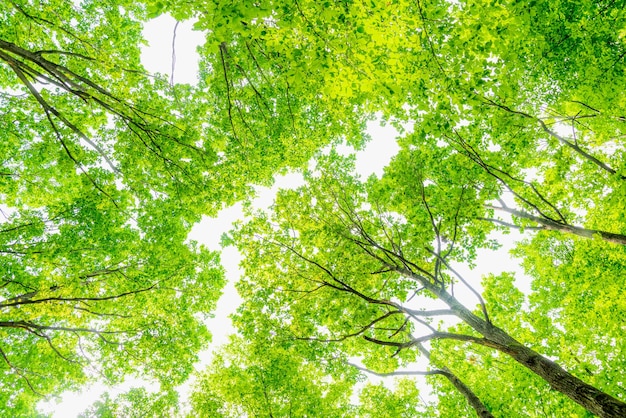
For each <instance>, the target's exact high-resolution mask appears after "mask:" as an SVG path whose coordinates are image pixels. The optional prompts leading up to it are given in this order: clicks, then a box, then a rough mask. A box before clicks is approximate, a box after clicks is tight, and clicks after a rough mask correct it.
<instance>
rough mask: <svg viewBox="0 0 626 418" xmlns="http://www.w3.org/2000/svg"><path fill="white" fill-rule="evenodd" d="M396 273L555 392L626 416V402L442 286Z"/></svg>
mask: <svg viewBox="0 0 626 418" xmlns="http://www.w3.org/2000/svg"><path fill="white" fill-rule="evenodd" d="M396 271H398V272H399V273H401V274H403V275H405V276H407V277H411V278H413V279H415V280H417V281H419V282H420V283H421V284H422V285H423V286H424V287H425V288H426V289H428V290H429V291H431V292H432V293H433V294H435V295H436V296H437V297H438V298H439V299H441V300H442V301H444V302H445V303H446V304H447V305H448V306H449V307H450V309H452V311H454V313H455V314H456V315H457V316H458V317H459V318H460V319H462V320H463V321H464V322H465V323H466V324H468V325H469V326H470V327H472V328H473V329H474V330H475V331H476V332H478V333H479V334H481V335H482V336H483V337H484V338H483V339H481V340H479V342H480V344H483V345H485V346H488V347H492V348H494V349H496V350H499V351H501V352H503V353H505V354H508V355H509V356H511V357H512V358H513V359H514V360H515V361H517V362H518V363H520V364H521V365H523V366H524V367H526V368H528V369H529V370H531V371H532V372H534V373H535V374H537V375H538V376H540V377H541V378H542V379H544V380H545V381H546V382H548V384H549V385H550V386H551V387H552V388H553V389H554V390H557V391H559V392H561V393H563V394H564V395H566V396H567V397H569V398H570V399H572V400H573V401H574V402H576V403H578V404H579V405H581V406H582V407H583V408H585V409H586V410H588V411H589V412H591V413H593V414H595V415H598V416H600V417H603V418H625V417H626V403H625V402H622V401H620V400H619V399H617V398H614V397H613V396H611V395H609V394H607V393H604V392H602V391H601V390H599V389H597V388H595V387H593V386H591V385H589V384H587V383H585V382H583V381H582V380H580V379H579V378H577V377H576V376H574V375H572V374H571V373H568V372H567V371H566V370H565V369H563V368H562V367H561V366H559V365H558V364H556V363H555V362H553V361H551V360H549V359H547V358H545V357H544V356H542V355H541V354H539V353H537V352H536V351H534V350H532V349H530V348H528V347H526V346H524V345H523V344H522V343H520V342H519V341H517V340H516V339H515V338H513V337H511V336H510V335H509V334H508V333H506V332H505V331H504V330H502V329H501V328H498V327H496V326H495V325H493V324H491V323H490V322H487V321H486V320H484V319H482V318H480V317H479V316H477V315H475V314H474V313H472V312H471V311H470V310H469V309H467V308H466V307H465V306H463V305H462V304H461V303H460V302H459V301H458V300H457V299H456V298H455V297H454V296H452V295H451V294H450V293H448V292H447V291H446V290H445V289H443V288H442V287H440V286H437V285H434V284H432V283H431V282H430V281H429V280H428V279H427V278H426V277H423V276H420V275H417V274H415V273H413V272H411V271H409V270H406V269H398V268H396Z"/></svg>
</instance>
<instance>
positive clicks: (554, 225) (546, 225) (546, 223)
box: [492, 206, 626, 245]
mask: <svg viewBox="0 0 626 418" xmlns="http://www.w3.org/2000/svg"><path fill="white" fill-rule="evenodd" d="M492 208H493V209H497V210H501V211H503V212H507V213H510V214H511V215H513V216H516V217H518V218H522V219H528V220H530V221H533V222H537V223H538V224H539V225H541V226H542V227H543V229H548V230H550V231H559V232H563V233H566V234H574V235H578V236H579V237H583V238H592V237H593V236H594V235H597V236H599V237H600V238H602V239H603V240H604V241H607V242H612V243H614V244H620V245H626V235H623V234H615V233H613V232H607V231H601V230H598V229H586V228H581V227H579V226H574V225H570V224H561V223H558V222H554V221H551V220H549V219H545V218H542V217H539V216H534V215H531V214H530V213H526V212H523V211H520V210H516V209H511V208H500V207H493V206H492Z"/></svg>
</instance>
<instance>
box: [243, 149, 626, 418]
mask: <svg viewBox="0 0 626 418" xmlns="http://www.w3.org/2000/svg"><path fill="white" fill-rule="evenodd" d="M329 159H330V161H331V162H330V163H329V165H327V166H323V167H324V169H323V170H322V173H321V174H320V177H319V178H314V177H309V184H308V186H306V187H303V188H300V189H298V190H297V191H294V192H285V193H283V194H282V195H281V196H279V199H278V201H277V203H276V206H275V208H274V210H273V212H272V214H271V216H270V217H267V216H265V215H263V214H261V215H259V216H258V217H257V219H255V220H254V221H252V222H251V223H249V224H247V225H245V226H244V227H242V229H241V230H240V231H239V232H238V233H237V234H236V235H235V241H236V242H237V243H238V246H239V248H240V250H241V251H242V252H243V253H244V254H245V256H246V259H245V262H244V267H245V268H246V277H247V280H246V281H244V282H243V283H242V285H241V286H240V292H241V293H242V294H243V295H248V300H249V302H248V306H249V309H251V310H253V311H254V312H266V315H268V316H269V318H272V319H271V321H272V322H273V323H274V326H275V327H276V328H282V329H285V330H286V331H287V332H289V333H290V334H292V335H293V336H294V338H302V339H306V340H310V341H317V342H324V343H336V344H340V347H341V350H344V351H345V352H346V353H347V355H351V356H364V362H365V363H366V364H367V362H371V363H370V364H374V365H376V368H378V369H382V368H390V369H394V368H396V367H397V366H398V363H397V361H398V360H395V359H396V358H399V359H400V361H404V362H408V361H413V360H414V359H415V356H416V354H415V350H412V348H415V347H417V346H418V345H419V344H423V343H427V342H430V341H450V342H455V343H456V347H457V360H458V356H462V358H466V352H465V350H463V349H461V350H458V348H461V347H468V346H474V345H476V346H479V347H483V348H488V349H491V350H496V351H498V352H500V353H501V355H505V356H508V357H510V358H511V359H512V360H514V361H515V362H516V363H518V365H517V367H520V366H522V367H525V368H526V369H527V370H528V371H530V372H531V373H532V374H534V375H535V378H537V377H538V378H539V380H543V381H544V383H543V384H545V383H547V384H548V385H549V386H550V387H551V388H552V389H554V390H556V391H559V392H561V393H562V394H564V395H565V396H567V397H569V398H570V399H571V400H573V401H575V402H576V403H578V404H580V405H582V406H583V407H584V408H586V409H587V410H589V411H590V412H592V413H594V414H597V415H599V416H606V417H618V416H621V415H623V414H624V411H625V408H626V404H625V403H624V402H623V401H621V400H619V399H618V398H615V397H613V396H611V395H609V394H607V393H604V392H603V391H602V390H600V389H598V388H596V387H593V386H591V385H589V384H588V383H585V382H584V381H583V380H581V378H579V377H577V376H576V375H574V374H572V373H569V372H567V371H566V370H565V369H563V368H562V367H561V366H560V365H558V364H556V363H554V362H553V361H551V360H550V359H549V358H548V357H546V356H545V355H541V354H539V352H541V351H542V349H541V345H540V344H538V343H537V341H539V340H537V339H536V338H535V336H534V335H533V333H532V332H529V331H527V332H525V333H524V334H523V335H524V336H526V337H527V340H526V342H520V341H519V340H517V339H516V338H514V337H513V336H511V334H509V333H507V332H506V331H505V330H504V329H502V328H500V327H499V326H498V325H497V323H495V322H494V320H495V319H496V318H494V317H492V316H491V315H490V313H489V312H490V308H489V305H488V304H487V303H485V301H484V300H483V298H482V297H481V295H480V293H479V292H477V291H476V290H475V289H474V288H473V287H472V286H471V285H470V283H469V281H468V280H467V279H466V278H464V277H463V276H461V275H460V274H458V273H457V272H456V270H455V269H454V268H453V267H452V263H453V262H463V261H464V262H471V260H472V259H473V258H474V253H475V251H476V249H477V248H480V247H484V246H489V245H490V244H489V240H487V239H486V238H485V234H484V229H483V230H482V231H481V230H480V229H479V228H478V227H476V226H475V224H476V223H477V222H479V221H478V220H473V219H472V218H468V217H467V216H466V212H465V207H464V203H465V201H466V200H465V199H469V201H470V202H471V200H472V198H471V197H470V196H467V195H471V194H472V193H471V192H470V191H467V190H465V189H461V192H459V195H457V196H455V194H454V193H452V192H451V191H450V190H442V191H438V190H437V189H442V188H440V187H435V186H434V185H432V186H428V185H426V184H424V183H422V184H421V185H420V184H419V183H418V184H417V185H416V188H417V189H418V192H417V194H419V195H421V198H420V200H421V202H420V201H416V200H413V199H411V198H410V196H406V199H405V202H404V203H405V206H404V208H405V210H404V211H402V212H400V211H396V210H394V209H395V208H396V207H398V205H399V201H398V200H394V199H390V198H389V195H390V194H391V195H394V194H395V191H390V192H389V191H388V189H387V187H386V186H387V185H388V183H387V182H384V181H377V180H375V179H371V180H370V181H369V182H368V183H367V184H361V183H359V182H358V181H356V180H355V179H353V178H351V176H350V175H349V174H348V173H350V172H351V170H352V169H353V168H352V167H350V165H349V164H348V163H345V162H341V161H334V160H336V157H333V156H331V157H329ZM418 182H420V180H419V179H418ZM419 190H421V191H419ZM473 195H474V198H475V197H476V195H477V192H473ZM444 197H445V198H444ZM444 199H445V200H444ZM383 202H385V203H383ZM388 202H391V203H388ZM470 209H471V208H470ZM455 282H457V283H460V284H461V285H463V286H466V287H467V288H468V289H469V291H470V292H471V293H473V294H474V296H475V297H476V298H477V299H478V302H479V310H478V311H477V312H472V311H471V310H470V309H468V308H466V307H465V306H464V305H463V304H462V303H461V302H460V301H459V300H458V299H457V298H456V297H455V296H454V289H455ZM457 291H458V290H457ZM416 296H417V297H416ZM420 296H421V297H422V299H421V300H419V297H420ZM426 297H431V298H433V297H434V298H435V299H438V300H439V302H442V303H443V304H444V305H445V308H444V309H424V308H420V305H421V306H424V305H423V304H424V303H425V298H426ZM413 298H415V299H413ZM411 299H413V300H414V302H411ZM262 306H263V307H262ZM441 315H449V316H452V317H456V319H457V320H460V321H461V324H460V325H458V326H457V327H456V328H455V329H452V330H444V329H438V328H436V327H435V326H433V325H431V322H432V320H433V319H434V318H437V317H438V316H441ZM247 319H248V320H249V322H250V325H248V324H246V327H253V326H254V325H252V324H254V318H251V317H249V316H248V317H247ZM264 320H268V319H267V318H266V319H264ZM505 323H506V322H505ZM244 329H245V328H244ZM459 351H460V353H459ZM382 353H387V355H388V356H390V357H389V358H387V359H381V358H380V357H381V356H382V355H383V354H382ZM448 353H449V351H448ZM437 358H438V359H441V358H442V357H440V356H438V357H437ZM446 361H447V360H446ZM451 363H454V361H451ZM614 390H615V389H614ZM494 412H495V411H494Z"/></svg>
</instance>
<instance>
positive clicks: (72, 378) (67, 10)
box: [0, 0, 318, 416]
mask: <svg viewBox="0 0 626 418" xmlns="http://www.w3.org/2000/svg"><path fill="white" fill-rule="evenodd" d="M146 18H147V11H146V7H145V5H144V4H142V3H141V2H133V1H131V2H128V1H123V0H121V1H114V0H110V1H105V2H101V1H89V0H87V1H84V2H81V3H80V4H78V3H76V4H75V3H72V2H67V1H61V0H48V1H43V2H35V3H33V2H30V1H27V0H13V1H10V2H7V4H6V5H3V7H2V10H0V22H1V23H2V24H1V25H0V26H1V27H2V28H1V29H0V89H1V90H0V107H1V111H0V119H1V121H2V122H1V124H2V126H3V129H2V133H1V134H0V135H2V141H0V142H1V143H2V145H0V159H1V160H2V163H3V168H2V171H1V176H0V205H1V209H2V211H3V214H4V220H3V222H2V224H1V226H0V257H1V258H2V261H1V263H0V264H1V265H2V281H1V282H0V357H1V358H0V368H1V369H2V370H3V375H4V378H3V380H2V382H1V383H0V385H2V387H3V390H2V393H3V395H2V396H1V397H0V411H4V413H5V415H6V414H9V415H16V414H17V415H24V416H27V415H32V414H34V412H33V411H34V408H35V404H36V402H37V400H38V399H41V397H42V396H48V395H50V394H58V393H60V392H61V391H63V390H68V389H75V388H77V387H78V386H79V385H81V384H83V383H84V382H85V381H86V380H88V379H104V380H106V381H107V382H108V383H115V382H118V381H120V380H122V379H123V377H124V376H125V375H127V374H130V373H135V374H140V375H145V376H149V377H152V378H157V379H159V380H160V383H161V384H162V385H163V390H169V389H171V386H173V385H176V384H179V383H181V382H182V381H183V380H184V379H185V378H186V376H187V375H188V374H189V372H190V371H191V366H192V364H193V362H194V361H195V359H196V355H197V352H198V351H199V350H200V348H201V347H204V346H205V345H206V344H207V343H208V341H209V338H210V333H209V332H208V331H207V330H206V328H205V326H204V324H203V319H204V318H206V317H207V316H208V315H210V312H211V310H212V309H213V307H214V305H215V301H216V300H217V298H218V296H219V293H220V289H221V287H222V286H223V283H224V281H223V274H222V270H221V268H220V266H219V261H218V257H217V255H216V254H215V253H211V252H209V251H207V250H206V249H204V248H202V247H200V246H198V245H196V244H195V243H193V242H188V241H187V235H188V232H189V230H190V228H191V226H192V225H193V224H194V223H195V222H197V221H199V220H200V218H201V216H203V215H205V214H206V215H211V214H215V213H216V212H217V210H219V209H220V208H221V207H223V206H224V205H227V204H231V203H233V202H234V201H235V200H236V199H240V198H242V197H243V196H246V195H248V194H250V193H251V191H252V188H251V184H252V183H265V184H267V183H268V182H270V181H271V179H272V176H273V174H274V172H275V171H276V170H279V169H280V168H282V167H285V166H289V165H298V164H302V163H303V162H305V161H306V160H307V159H308V155H309V154H310V153H311V152H313V149H314V148H316V147H317V146H318V142H312V143H310V144H309V145H307V146H304V145H299V152H298V154H297V155H296V154H290V155H283V156H275V155H273V154H272V153H271V152H265V151H263V152H261V153H259V154H258V155H253V151H254V152H256V151H258V148H255V147H254V143H253V142H250V143H247V144H245V146H244V145H242V144H241V143H239V142H238V141H237V138H236V134H234V133H232V134H231V130H230V129H231V128H230V125H229V124H226V125H224V123H225V122H224V120H225V118H224V115H225V114H226V113H227V109H226V108H225V107H221V101H219V103H216V102H215V101H216V100H217V99H216V97H214V96H211V94H209V93H206V94H205V92H203V87H202V86H199V87H197V88H194V87H191V86H187V85H169V84H168V83H167V81H166V80H165V79H164V78H163V77H162V76H159V75H151V74H147V73H146V71H145V69H144V68H143V67H142V65H141V63H140V46H141V44H142V43H143V42H144V41H143V39H142V36H141V28H142V22H143V21H144V20H145V19H146ZM222 109H223V111H224V112H222V111H221V110H222ZM292 109H294V111H298V109H299V108H298V107H297V106H296V104H292ZM302 123H305V122H302ZM260 140H265V138H255V141H258V142H261V141H260ZM268 143H269V142H268ZM291 156H293V158H291ZM9 411H10V412H9Z"/></svg>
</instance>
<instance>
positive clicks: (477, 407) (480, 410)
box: [441, 368, 493, 418]
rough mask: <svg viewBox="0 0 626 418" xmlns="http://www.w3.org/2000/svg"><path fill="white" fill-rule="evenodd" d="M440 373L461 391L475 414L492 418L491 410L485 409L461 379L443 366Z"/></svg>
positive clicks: (482, 417) (484, 417)
mask: <svg viewBox="0 0 626 418" xmlns="http://www.w3.org/2000/svg"><path fill="white" fill-rule="evenodd" d="M441 374H443V375H444V376H445V377H446V378H447V379H448V380H449V381H450V383H452V384H453V385H454V387H455V388H456V389H457V390H458V391H459V392H461V394H462V395H463V396H464V397H465V399H466V400H467V402H468V403H469V404H470V406H471V407H472V408H473V409H474V411H475V412H476V415H478V416H479V417H481V418H493V415H491V412H489V411H488V410H487V407H485V404H483V403H482V401H481V400H480V398H479V397H478V396H476V394H474V392H473V391H472V390H471V389H470V388H469V387H468V386H467V385H466V384H465V383H463V381H462V380H461V379H459V378H458V377H456V375H455V374H454V373H452V372H451V371H450V370H448V369H447V368H443V369H442V371H441Z"/></svg>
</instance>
